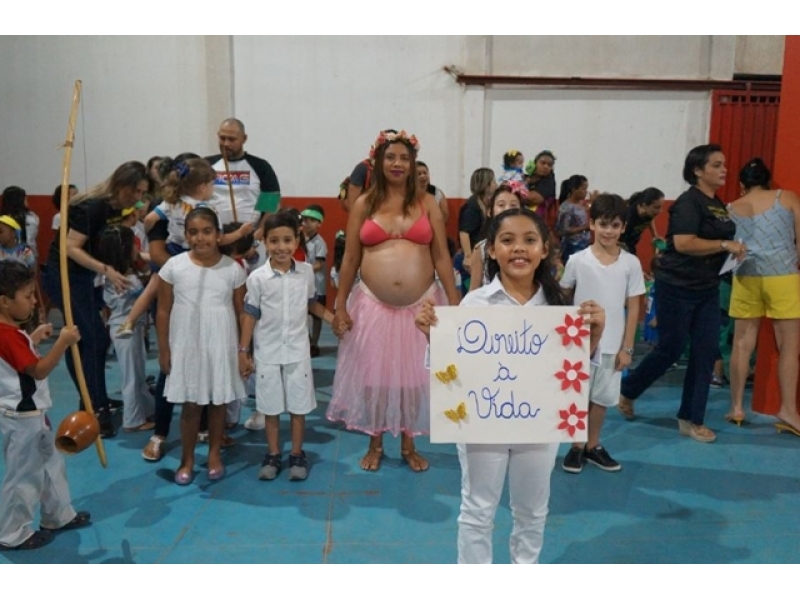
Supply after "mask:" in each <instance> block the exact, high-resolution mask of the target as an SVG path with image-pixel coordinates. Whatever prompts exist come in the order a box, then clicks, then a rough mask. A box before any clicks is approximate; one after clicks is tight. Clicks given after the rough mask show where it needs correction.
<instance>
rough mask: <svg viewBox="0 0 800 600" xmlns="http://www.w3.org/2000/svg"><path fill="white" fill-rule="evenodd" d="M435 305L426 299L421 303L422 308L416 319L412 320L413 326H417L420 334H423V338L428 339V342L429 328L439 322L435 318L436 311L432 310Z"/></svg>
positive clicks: (429, 336) (429, 337)
mask: <svg viewBox="0 0 800 600" xmlns="http://www.w3.org/2000/svg"><path fill="white" fill-rule="evenodd" d="M434 307H435V304H434V303H433V300H431V299H430V298H428V299H427V300H425V301H424V302H423V303H422V306H421V307H420V309H419V312H418V313H417V316H416V318H415V319H414V325H416V326H417V329H419V330H420V331H421V332H422V333H424V334H425V337H426V338H428V341H430V339H431V327H432V326H435V325H436V323H438V322H439V320H438V319H437V318H436V309H435V308H434Z"/></svg>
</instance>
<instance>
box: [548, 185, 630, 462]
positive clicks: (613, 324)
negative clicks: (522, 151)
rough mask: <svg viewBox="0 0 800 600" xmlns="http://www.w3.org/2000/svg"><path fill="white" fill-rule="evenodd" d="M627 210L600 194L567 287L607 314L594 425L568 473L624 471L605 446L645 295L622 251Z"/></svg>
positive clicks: (592, 403)
mask: <svg viewBox="0 0 800 600" xmlns="http://www.w3.org/2000/svg"><path fill="white" fill-rule="evenodd" d="M626 214H627V206H626V204H625V201H624V200H623V199H622V198H621V197H619V196H617V195H616V194H600V195H599V196H597V198H595V200H594V202H592V206H591V209H590V213H589V226H590V228H591V230H592V231H593V232H594V238H595V240H594V243H593V244H592V245H591V246H589V247H588V248H586V249H585V250H581V251H580V252H577V253H575V254H573V255H572V256H570V258H569V261H568V262H567V265H566V267H565V269H564V275H563V276H562V277H561V280H560V284H561V287H562V288H564V289H565V291H567V292H568V293H572V294H573V298H574V303H575V304H580V303H581V302H583V301H584V300H588V299H592V300H595V301H597V303H598V304H600V306H602V307H603V308H605V311H606V326H605V331H604V332H603V337H602V338H601V340H600V346H599V350H600V353H601V359H600V365H599V366H598V365H595V364H592V372H591V385H590V388H589V422H588V439H587V442H586V445H585V446H584V445H582V444H573V446H572V448H570V450H569V452H567V455H566V456H565V457H564V463H563V465H562V466H563V468H564V470H565V471H567V472H568V473H580V472H581V471H582V470H583V465H584V464H585V463H586V462H590V463H593V464H594V465H596V466H598V467H599V468H601V469H602V470H604V471H619V470H620V469H621V467H620V464H619V463H618V462H617V461H616V460H614V459H613V458H611V456H610V455H609V453H608V452H607V451H606V449H605V448H603V446H601V445H600V430H601V429H602V427H603V421H604V420H605V416H606V409H607V408H608V407H610V406H615V405H616V404H617V403H618V402H619V393H620V383H621V376H622V371H623V370H625V369H626V368H627V367H628V366H629V365H630V363H631V360H632V359H633V342H634V336H635V334H636V324H637V323H638V320H639V308H640V306H641V299H642V296H643V295H644V293H645V288H644V276H643V274H642V267H641V264H640V263H639V259H638V258H636V256H634V255H632V254H629V253H628V252H626V251H624V250H622V249H621V247H620V245H619V238H620V236H621V235H622V233H623V231H625V218H626Z"/></svg>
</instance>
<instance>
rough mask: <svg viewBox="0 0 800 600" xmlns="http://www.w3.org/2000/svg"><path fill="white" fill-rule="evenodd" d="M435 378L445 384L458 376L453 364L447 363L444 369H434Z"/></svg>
mask: <svg viewBox="0 0 800 600" xmlns="http://www.w3.org/2000/svg"><path fill="white" fill-rule="evenodd" d="M435 375H436V379H438V380H439V381H441V382H442V383H444V384H445V385H447V384H448V383H450V382H451V381H455V380H456V377H458V369H456V366H455V365H447V368H446V369H445V370H444V371H436V373H435Z"/></svg>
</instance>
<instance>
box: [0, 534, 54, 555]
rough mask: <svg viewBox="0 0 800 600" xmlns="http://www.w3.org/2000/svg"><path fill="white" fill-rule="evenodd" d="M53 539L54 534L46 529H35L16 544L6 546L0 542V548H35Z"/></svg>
mask: <svg viewBox="0 0 800 600" xmlns="http://www.w3.org/2000/svg"><path fill="white" fill-rule="evenodd" d="M54 539H55V536H54V535H53V534H52V533H51V531H50V530H48V529H43V530H41V531H36V532H34V534H33V535H32V536H31V537H29V538H28V539H27V540H25V541H24V542H22V543H21V544H19V545H17V546H6V545H5V544H0V550H36V549H37V548H41V547H42V546H46V545H47V544H49V543H50V542H52V541H53V540H54Z"/></svg>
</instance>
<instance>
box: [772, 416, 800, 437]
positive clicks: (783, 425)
mask: <svg viewBox="0 0 800 600" xmlns="http://www.w3.org/2000/svg"><path fill="white" fill-rule="evenodd" d="M775 429H777V430H778V433H783V432H784V431H786V432H788V433H793V434H794V435H796V436H799V437H800V430H798V429H797V428H795V427H793V426H792V425H790V424H789V423H787V422H786V421H781V420H780V419H779V420H778V422H777V423H775Z"/></svg>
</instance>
